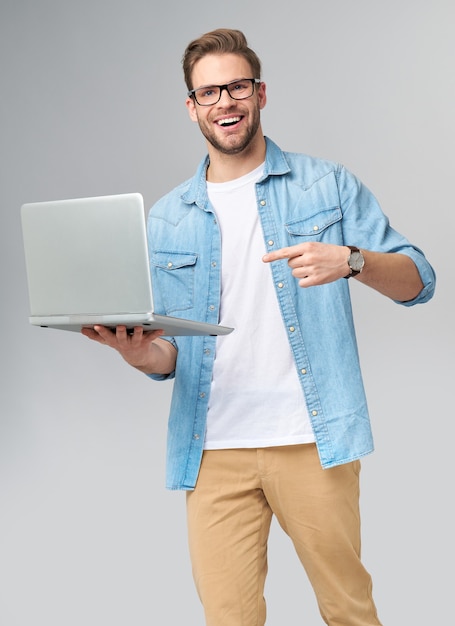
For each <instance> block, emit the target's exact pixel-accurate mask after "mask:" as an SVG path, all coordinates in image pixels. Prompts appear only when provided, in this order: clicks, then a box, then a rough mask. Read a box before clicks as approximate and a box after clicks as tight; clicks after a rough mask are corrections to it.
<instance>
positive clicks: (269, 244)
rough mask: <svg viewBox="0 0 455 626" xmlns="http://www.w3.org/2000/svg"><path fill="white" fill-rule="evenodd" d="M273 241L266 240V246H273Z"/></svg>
mask: <svg viewBox="0 0 455 626" xmlns="http://www.w3.org/2000/svg"><path fill="white" fill-rule="evenodd" d="M274 243H275V242H274V241H273V239H269V240H268V242H267V245H268V246H273V244H274Z"/></svg>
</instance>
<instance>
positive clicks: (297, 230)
mask: <svg viewBox="0 0 455 626" xmlns="http://www.w3.org/2000/svg"><path fill="white" fill-rule="evenodd" d="M341 218H342V213H341V209H340V208H339V207H331V208H329V209H323V210H321V211H317V212H315V213H314V214H313V215H311V216H309V217H305V218H303V219H296V220H292V221H291V222H287V223H286V224H285V227H286V231H287V233H288V236H289V239H290V243H291V244H297V243H303V242H304V241H325V242H328V243H329V242H330V243H340V242H341Z"/></svg>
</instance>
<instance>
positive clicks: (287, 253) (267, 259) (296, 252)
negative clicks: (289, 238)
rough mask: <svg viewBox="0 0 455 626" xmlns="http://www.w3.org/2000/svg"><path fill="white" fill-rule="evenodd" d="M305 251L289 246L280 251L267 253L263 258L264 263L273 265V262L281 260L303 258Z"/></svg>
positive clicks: (298, 247)
mask: <svg viewBox="0 0 455 626" xmlns="http://www.w3.org/2000/svg"><path fill="white" fill-rule="evenodd" d="M302 254H303V251H302V248H301V246H288V247H286V248H280V249H279V250H273V251H272V252H267V254H264V256H263V257H262V260H263V262H264V263H271V262H273V261H279V260H281V259H293V258H294V257H296V256H302Z"/></svg>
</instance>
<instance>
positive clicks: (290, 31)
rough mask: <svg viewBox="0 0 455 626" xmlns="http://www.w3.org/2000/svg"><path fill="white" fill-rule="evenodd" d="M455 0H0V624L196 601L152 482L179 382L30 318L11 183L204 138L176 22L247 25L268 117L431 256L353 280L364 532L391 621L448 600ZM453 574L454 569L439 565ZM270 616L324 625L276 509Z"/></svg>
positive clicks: (171, 511)
mask: <svg viewBox="0 0 455 626" xmlns="http://www.w3.org/2000/svg"><path fill="white" fill-rule="evenodd" d="M453 23H454V10H453V2H452V0H447V1H444V0H433V1H432V2H431V3H430V2H427V1H425V2H424V1H421V0H402V1H400V0H381V1H375V0H371V1H368V0H357V1H356V0H345V1H344V2H339V1H337V0H333V1H330V0H326V1H321V0H319V1H316V0H303V1H302V0H301V1H292V0H281V1H280V2H278V3H270V4H269V5H265V4H264V3H263V2H258V1H256V0H251V1H249V2H245V0H241V1H240V0H231V2H229V3H228V4H226V3H223V4H221V3H220V4H217V3H214V2H212V1H210V2H209V1H207V0H193V2H183V0H181V1H179V2H175V1H173V0H168V1H167V2H165V3H162V4H161V3H160V4H158V3H156V2H150V1H148V2H146V1H145V0H144V1H142V0H130V1H129V2H128V3H126V2H121V1H119V0H113V1H110V2H108V1H107V0H90V1H88V0H79V1H78V2H69V1H66V0H61V1H57V0H47V1H46V0H35V1H32V0H29V1H25V0H1V3H0V63H1V84H0V89H1V100H0V120H1V141H0V154H1V156H0V177H1V178H0V194H1V203H0V211H1V227H0V236H1V246H0V255H1V259H0V261H1V263H0V268H1V269H0V271H1V302H2V306H1V313H0V314H1V323H0V332H1V339H0V346H1V362H2V371H1V377H0V381H1V382H0V385H1V418H0V625H1V626H62V624H64V625H65V626H80V625H81V624H84V626H100V625H101V624H109V625H110V626H126V625H128V626H129V625H131V624H134V626H145V625H146V624H154V623H160V624H163V625H168V624H169V625H171V624H179V623H182V621H183V620H184V621H185V623H189V624H202V623H203V618H202V611H201V608H200V606H199V601H198V599H197V597H196V593H195V591H194V589H193V583H192V579H191V572H190V565H189V559H188V554H187V548H186V530H185V510H184V496H183V495H182V494H181V493H174V492H168V491H166V490H165V488H164V456H165V453H164V450H165V435H166V419H167V410H168V404H169V397H170V393H171V384H170V383H169V384H168V383H166V384H161V385H160V384H158V383H153V382H150V381H149V380H148V379H147V378H146V377H144V376H142V375H141V374H139V373H137V372H136V371H134V370H133V369H130V368H129V367H128V366H126V365H125V364H124V363H123V361H122V360H121V358H120V357H119V356H118V355H117V354H115V353H113V352H111V351H109V350H108V349H107V348H103V347H102V346H99V345H97V344H93V343H90V342H89V341H88V340H87V339H85V338H83V337H80V336H78V335H74V334H71V333H64V332H61V331H45V330H41V329H37V328H32V327H30V326H29V325H28V300H27V292H26V277H25V268H24V260H23V250H22V238H21V232H20V221H19V209H20V206H21V204H22V203H24V202H30V201H38V200H48V199H60V198H65V197H75V196H86V195H104V194H110V193H123V192H129V191H139V192H141V193H142V194H143V196H144V198H145V202H146V205H147V207H149V206H150V205H151V204H152V203H153V202H154V201H155V200H156V199H158V197H159V196H160V195H162V194H163V193H164V192H165V191H167V190H168V189H169V188H171V187H173V186H174V185H175V184H177V183H179V182H180V181H181V180H183V179H185V178H187V177H189V176H190V175H192V173H193V171H194V168H195V166H196V164H197V163H198V161H199V159H200V158H201V157H202V155H203V154H204V153H205V145H204V142H203V140H202V137H201V136H200V134H199V130H198V128H197V126H196V125H194V124H192V123H191V122H190V121H189V119H188V116H187V113H186V110H185V107H184V98H185V87H184V84H183V78H182V72H181V67H180V60H181V56H182V53H183V50H184V48H185V46H186V44H187V43H188V42H189V41H190V40H191V39H193V38H194V37H196V36H198V35H200V34H201V33H203V32H205V31H207V30H210V29H212V28H217V27H220V26H227V27H234V28H240V29H242V30H244V32H245V33H246V35H247V37H248V39H249V42H250V44H251V46H252V47H253V48H254V49H256V51H257V52H258V54H259V56H260V57H261V58H262V60H263V70H264V72H263V79H264V80H265V81H266V83H267V84H268V104H267V107H266V109H265V110H264V112H263V129H264V132H265V133H266V134H267V135H269V136H270V137H271V138H272V139H274V140H275V141H276V142H278V143H279V144H280V146H281V147H283V148H284V149H289V150H297V151H303V152H308V153H310V154H313V155H315V156H321V157H324V158H329V159H333V160H336V161H341V162H343V163H344V164H345V165H346V166H347V167H348V168H349V169H351V170H352V171H353V172H355V173H356V174H357V175H358V176H359V177H360V178H361V179H362V180H363V181H364V182H365V183H366V184H367V185H368V186H369V187H370V188H371V189H372V190H373V191H374V193H375V194H376V196H377V197H378V199H379V200H380V202H381V204H382V206H383V209H384V211H385V213H386V214H387V215H388V216H389V217H390V218H391V221H392V223H393V224H394V226H395V227H396V228H397V229H398V230H401V231H402V232H404V233H405V234H406V235H407V236H408V237H409V238H410V239H411V240H412V241H413V242H414V243H416V244H417V245H419V246H420V247H422V248H423V249H424V251H425V253H426V255H427V256H428V258H429V260H430V261H431V262H432V264H433V265H434V267H435V269H436V271H437V274H438V290H437V295H436V296H435V298H434V300H433V301H432V302H430V303H429V304H426V305H424V306H419V307H415V308H413V309H405V308H402V307H398V306H396V305H394V304H393V303H391V302H390V301H388V300H386V299H385V298H383V297H381V296H379V295H378V294H376V293H375V292H373V291H371V290H368V289H367V288H365V287H363V286H362V285H358V284H355V285H353V286H352V291H353V299H354V306H355V315H356V321H357V328H358V337H359V344H360V349H361V358H362V363H363V369H364V377H365V384H366V387H367V393H368V395H369V403H370V410H371V417H372V422H373V428H374V433H375V441H376V452H375V454H374V455H372V456H370V457H368V458H366V459H365V460H364V461H363V470H362V510H363V555H364V561H365V564H366V566H367V567H368V569H369V570H370V571H371V573H372V575H373V579H374V590H375V598H376V602H377V605H378V608H379V614H380V616H381V619H382V621H383V622H384V624H387V625H388V626H392V625H394V624H396V625H400V626H401V625H402V624H422V625H424V624H425V625H426V624H437V623H448V619H450V618H449V615H452V614H453V612H452V609H451V605H452V598H451V593H452V589H451V585H450V586H449V581H450V578H447V576H446V574H445V573H446V572H447V571H450V569H449V568H450V567H451V565H452V563H453V558H454V554H453V538H452V537H453V527H454V519H453V513H452V507H451V505H452V502H451V501H452V500H453V485H452V482H453V481H452V476H453V469H452V464H451V454H452V450H453V441H452V438H453V426H452V421H453V415H454V410H453V398H452V390H453V388H452V386H451V385H452V381H453V355H454V330H453V328H454V325H453V291H452V284H453V279H452V276H453V250H452V233H453V228H454V217H453V206H452V205H453V198H452V189H453V180H454V173H453V169H454V158H453V145H454V140H455V123H454V96H455V84H454V82H455V79H454V77H455V72H454V53H455V38H454V36H453ZM449 577H451V575H449ZM267 599H268V610H269V619H268V622H267V623H268V624H270V625H271V626H282V625H283V624H286V626H293V625H297V624H309V625H311V624H319V623H321V620H320V618H319V616H318V612H317V607H316V604H315V601H314V598H313V596H312V592H311V590H310V589H309V587H308V583H307V582H306V577H305V575H304V573H303V572H302V570H301V568H300V565H299V564H298V562H297V559H296V557H295V555H294V552H293V550H292V546H291V545H290V542H289V541H288V539H287V538H286V537H285V536H284V535H283V533H281V531H279V529H278V528H277V527H276V526H273V529H272V535H271V541H270V573H269V577H268V581H267Z"/></svg>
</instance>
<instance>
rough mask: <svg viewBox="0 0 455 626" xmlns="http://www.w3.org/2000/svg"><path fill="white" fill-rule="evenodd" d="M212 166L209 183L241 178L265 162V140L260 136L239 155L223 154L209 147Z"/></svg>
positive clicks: (210, 166)
mask: <svg viewBox="0 0 455 626" xmlns="http://www.w3.org/2000/svg"><path fill="white" fill-rule="evenodd" d="M208 150H209V159H210V164H209V167H208V169H207V181H208V182H210V183H225V182H227V181H229V180H235V179H236V178H240V177H241V176H244V175H245V174H248V173H249V172H252V171H253V170H254V169H256V168H257V167H259V166H260V165H261V163H263V162H264V160H265V139H264V137H263V135H261V136H258V137H257V140H256V141H254V142H253V143H252V144H250V146H249V147H248V149H247V150H244V151H243V152H241V153H239V154H223V153H221V152H219V151H218V150H215V149H214V148H213V147H212V146H211V145H210V144H209V146H208Z"/></svg>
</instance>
